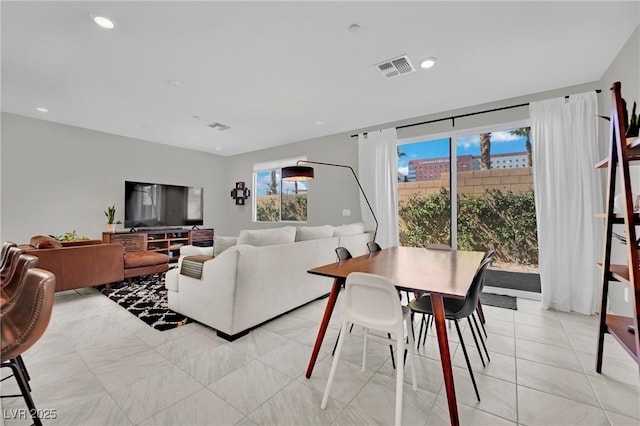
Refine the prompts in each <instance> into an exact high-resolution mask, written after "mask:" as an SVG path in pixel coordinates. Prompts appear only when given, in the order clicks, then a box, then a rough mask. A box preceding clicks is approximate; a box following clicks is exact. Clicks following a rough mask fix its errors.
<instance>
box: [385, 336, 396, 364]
mask: <svg viewBox="0 0 640 426" xmlns="http://www.w3.org/2000/svg"><path fill="white" fill-rule="evenodd" d="M387 337H388V338H389V339H391V333H387ZM389 352H391V366H392V367H393V369H394V370H395V369H396V361H395V359H394V358H393V345H389Z"/></svg>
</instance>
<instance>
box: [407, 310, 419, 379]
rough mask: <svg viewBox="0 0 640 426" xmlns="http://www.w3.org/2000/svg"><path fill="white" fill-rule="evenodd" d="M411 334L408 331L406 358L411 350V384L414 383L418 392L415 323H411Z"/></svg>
mask: <svg viewBox="0 0 640 426" xmlns="http://www.w3.org/2000/svg"><path fill="white" fill-rule="evenodd" d="M410 331H411V332H409V330H408V331H407V340H408V342H407V345H406V346H408V348H405V358H406V353H407V349H409V351H408V352H409V362H410V363H411V383H413V390H414V391H417V390H418V382H417V380H416V354H415V347H416V346H415V344H416V342H415V337H414V336H413V322H411V330H410Z"/></svg>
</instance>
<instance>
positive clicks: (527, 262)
mask: <svg viewBox="0 0 640 426" xmlns="http://www.w3.org/2000/svg"><path fill="white" fill-rule="evenodd" d="M403 142H404V143H401V144H400V145H399V146H398V176H399V184H398V191H399V193H398V203H399V205H398V211H399V217H400V224H399V225H400V226H399V228H400V244H402V245H407V246H418V247H420V246H427V245H429V244H433V243H442V244H447V245H449V246H451V247H453V248H457V249H459V250H478V251H486V250H488V249H494V250H495V251H496V254H495V262H494V265H493V267H492V270H493V271H506V272H509V273H510V274H503V275H502V276H496V274H495V273H494V274H492V275H493V278H492V280H493V281H495V285H496V286H508V287H510V288H517V289H520V290H525V291H533V292H539V279H538V276H537V272H538V243H537V232H536V214H535V205H534V197H533V194H534V193H533V174H532V162H533V159H532V157H531V135H530V132H529V127H526V126H522V127H517V126H505V127H497V126H496V127H494V128H490V129H481V131H473V132H465V133H463V132H460V133H457V134H456V133H453V132H452V133H451V135H450V136H447V137H436V138H431V137H425V138H420V139H414V140H411V141H403ZM452 164H455V168H454V167H452V166H451V165H452ZM452 200H455V202H452ZM512 273H528V274H529V275H532V276H525V275H517V276H516V275H513V274H512ZM503 282H504V283H503Z"/></svg>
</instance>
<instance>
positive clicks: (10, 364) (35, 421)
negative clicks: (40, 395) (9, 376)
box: [2, 358, 42, 426]
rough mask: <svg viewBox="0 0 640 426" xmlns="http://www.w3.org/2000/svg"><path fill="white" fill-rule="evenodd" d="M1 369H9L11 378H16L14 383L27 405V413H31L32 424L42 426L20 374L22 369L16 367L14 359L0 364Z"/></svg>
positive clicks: (26, 384)
mask: <svg viewBox="0 0 640 426" xmlns="http://www.w3.org/2000/svg"><path fill="white" fill-rule="evenodd" d="M2 367H9V368H11V371H12V372H13V376H14V377H15V378H16V382H18V387H19V388H20V392H21V393H22V397H23V398H24V402H25V403H26V404H27V408H28V409H29V413H31V418H32V420H33V424H35V425H36V426H42V422H41V421H40V419H39V418H38V410H36V405H35V404H34V403H33V398H31V392H30V391H29V385H28V383H27V380H26V379H25V378H24V375H23V374H22V369H21V368H20V366H19V365H18V363H17V361H15V358H14V359H12V360H9V361H8V362H4V363H2Z"/></svg>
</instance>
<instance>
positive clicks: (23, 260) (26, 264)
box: [0, 253, 38, 312]
mask: <svg viewBox="0 0 640 426" xmlns="http://www.w3.org/2000/svg"><path fill="white" fill-rule="evenodd" d="M14 264H15V267H13V268H12V271H13V273H12V274H11V275H9V276H7V278H6V279H3V280H2V287H1V288H2V301H1V302H0V312H4V311H6V310H8V309H11V307H12V306H13V304H14V303H15V302H16V300H17V298H18V297H19V296H20V294H21V293H22V286H24V284H25V277H26V275H27V271H28V270H29V269H31V268H34V267H36V266H37V265H38V258H37V257H35V256H31V255H28V254H24V253H23V254H21V255H20V256H19V257H18V258H16V259H15V260H14Z"/></svg>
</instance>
